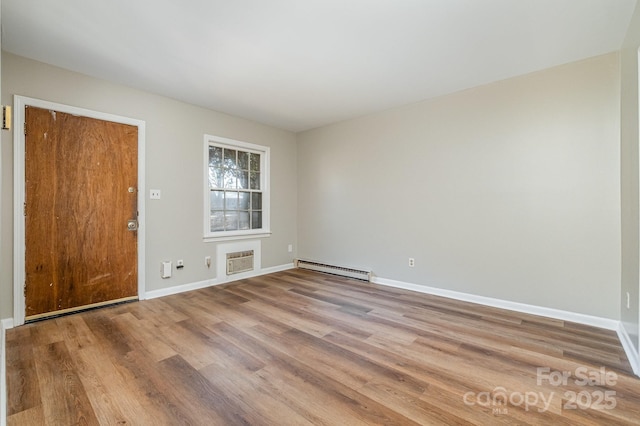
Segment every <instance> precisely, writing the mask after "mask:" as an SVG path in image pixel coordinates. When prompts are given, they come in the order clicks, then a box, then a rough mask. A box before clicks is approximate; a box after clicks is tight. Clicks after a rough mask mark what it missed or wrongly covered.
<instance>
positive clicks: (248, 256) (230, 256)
mask: <svg viewBox="0 0 640 426" xmlns="http://www.w3.org/2000/svg"><path fill="white" fill-rule="evenodd" d="M246 271H253V250H246V251H238V252H235V253H227V275H233V274H239V273H240V272H246Z"/></svg>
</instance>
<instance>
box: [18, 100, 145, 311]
mask: <svg viewBox="0 0 640 426" xmlns="http://www.w3.org/2000/svg"><path fill="white" fill-rule="evenodd" d="M25 123H26V127H25V131H26V137H25V256H26V259H25V272H26V275H25V276H26V280H25V281H26V282H25V307H26V309H25V310H26V312H25V317H26V319H27V320H32V319H37V318H40V317H43V316H48V315H55V314H59V313H64V312H69V311H73V310H78V309H82V308H86V307H91V306H99V305H103V304H107V303H112V302H115V301H121V300H128V299H135V298H137V294H138V282H137V278H138V272H137V270H138V265H137V232H136V230H135V229H134V230H130V229H128V221H130V220H137V182H138V170H137V164H138V134H137V133H138V129H137V127H135V126H130V125H126V124H120V123H113V122H109V121H103V120H97V119H93V118H88V117H81V116H76V115H72V114H67V113H63V112H58V111H50V110H46V109H41V108H36V107H26V110H25ZM135 224H137V222H134V223H133V225H135Z"/></svg>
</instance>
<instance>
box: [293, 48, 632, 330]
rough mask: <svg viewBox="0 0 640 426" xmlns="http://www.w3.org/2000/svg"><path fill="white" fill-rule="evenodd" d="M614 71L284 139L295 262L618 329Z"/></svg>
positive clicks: (482, 93)
mask: <svg viewBox="0 0 640 426" xmlns="http://www.w3.org/2000/svg"><path fill="white" fill-rule="evenodd" d="M619 72H620V68H619V56H618V54H615V53H614V54H610V55H606V56H601V57H597V58H593V59H589V60H586V61H582V62H578V63H572V64H568V65H565V66H561V67H558V68H553V69H549V70H545V71H542V72H538V73H534V74H530V75H526V76H522V77H519V78H514V79H510V80H505V81H501V82H498V83H495V84H491V85H487V86H483V87H479V88H475V89H472V90H467V91H464V92H460V93H457V94H453V95H450V96H446V97H442V98H439V99H435V100H432V101H425V102H421V103H417V104H414V105H409V106H406V107H403V108H399V109H394V110H390V111H387V112H384V113H380V114H374V115H369V116H366V117H362V118H358V119H354V120H349V121H346V122H342V123H338V124H335V125H331V126H326V127H322V128H319V129H315V130H311V131H308V132H304V133H301V134H299V135H298V161H299V172H298V173H299V185H298V191H299V192H298V203H299V214H298V219H299V228H298V229H299V231H298V238H299V241H300V244H299V255H300V257H303V258H309V259H314V260H320V261H327V262H337V263H339V264H346V265H349V266H362V267H371V268H372V269H373V271H374V273H375V274H376V275H377V276H379V277H382V278H387V279H393V280H399V281H404V282H408V283H414V284H422V285H429V286H432V287H440V288H444V289H449V290H454V291H460V292H465V293H471V294H476V295H481V296H487V297H493V298H498V299H504V300H509V301H515V302H521V303H527V304H531V305H539V306H544V307H549V308H554V309H560V310H566V311H570V312H576V313H582V314H587V315H593V316H598V317H603V318H610V319H619V316H620V310H619V301H620V263H621V254H620V252H621V249H620V148H619V115H620V106H619V102H620V96H619V84H620V82H619V80H620V78H619ZM409 257H414V258H415V261H416V266H415V267H414V268H409V267H408V265H407V264H408V258H409Z"/></svg>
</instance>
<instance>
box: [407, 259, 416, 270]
mask: <svg viewBox="0 0 640 426" xmlns="http://www.w3.org/2000/svg"><path fill="white" fill-rule="evenodd" d="M414 266H416V260H415V259H414V258H413V257H410V258H409V267H410V268H413V267H414Z"/></svg>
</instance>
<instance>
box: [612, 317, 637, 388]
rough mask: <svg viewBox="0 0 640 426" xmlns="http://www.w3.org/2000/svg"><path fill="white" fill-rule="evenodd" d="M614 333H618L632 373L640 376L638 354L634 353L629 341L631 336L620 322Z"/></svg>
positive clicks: (633, 347)
mask: <svg viewBox="0 0 640 426" xmlns="http://www.w3.org/2000/svg"><path fill="white" fill-rule="evenodd" d="M616 331H617V332H618V338H619V339H620V343H621V344H622V347H623V348H624V352H625V353H626V354H627V358H628V359H629V364H631V368H633V372H634V373H635V375H636V376H640V354H638V351H636V348H635V346H634V345H633V342H632V341H631V336H629V333H627V329H626V328H624V324H623V323H622V321H621V322H620V323H619V325H618V329H617V330H616Z"/></svg>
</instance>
